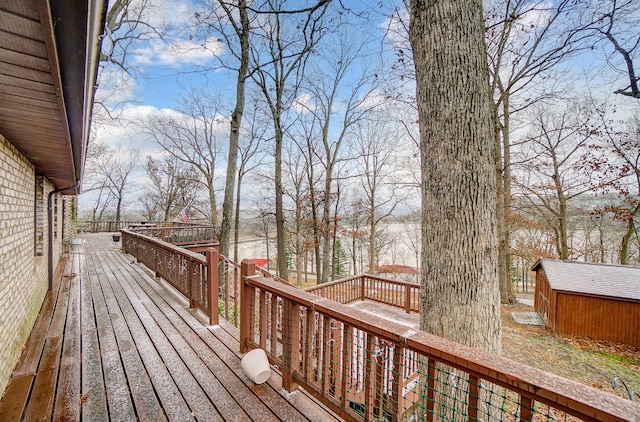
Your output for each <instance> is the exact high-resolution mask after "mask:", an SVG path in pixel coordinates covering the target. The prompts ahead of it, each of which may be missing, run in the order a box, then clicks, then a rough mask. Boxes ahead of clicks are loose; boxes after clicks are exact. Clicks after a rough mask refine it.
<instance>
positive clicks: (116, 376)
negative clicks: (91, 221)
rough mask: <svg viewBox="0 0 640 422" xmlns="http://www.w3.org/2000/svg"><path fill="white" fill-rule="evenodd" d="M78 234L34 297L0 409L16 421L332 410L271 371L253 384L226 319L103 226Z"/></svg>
mask: <svg viewBox="0 0 640 422" xmlns="http://www.w3.org/2000/svg"><path fill="white" fill-rule="evenodd" d="M81 238H82V242H81V244H79V245H75V246H74V248H73V250H72V253H71V257H70V259H69V260H68V261H67V265H66V267H65V268H64V271H60V272H59V273H58V275H57V279H59V281H60V284H59V289H58V290H57V291H55V290H54V291H53V292H52V294H50V295H48V297H47V299H46V300H45V303H44V304H43V308H42V311H43V313H42V315H40V316H39V318H38V321H37V323H36V326H35V327H34V330H33V332H32V337H31V338H30V340H29V342H28V347H27V349H26V350H25V351H24V352H23V359H22V360H21V362H20V364H19V365H18V367H17V369H19V370H20V372H18V371H16V372H15V373H14V378H13V380H12V382H11V383H10V384H9V385H10V386H11V385H13V390H9V389H8V390H7V394H6V395H5V399H7V400H11V402H10V403H9V402H8V401H5V399H3V401H2V402H0V412H4V413H0V414H3V415H5V416H9V415H11V416H10V420H23V421H31V420H51V419H53V420H87V421H101V420H118V421H119V420H141V421H158V420H212V421H218V420H234V421H251V420H257V421H278V420H290V421H304V420H312V421H321V420H336V419H335V418H334V417H333V416H332V415H331V414H330V413H329V412H327V411H326V410H325V409H324V408H322V407H321V406H319V405H318V404H317V403H315V402H314V401H313V400H312V399H310V398H309V396H308V395H306V394H305V393H303V392H297V393H295V394H291V395H288V396H287V397H285V396H284V393H283V392H282V391H281V379H280V378H279V375H278V374H277V373H274V374H273V375H272V377H271V379H270V380H269V382H267V383H265V384H262V385H254V384H253V383H252V382H251V381H250V380H249V379H248V378H247V377H246V375H245V374H244V373H243V372H242V370H241V368H240V358H241V357H242V355H241V354H240V353H239V345H238V340H237V337H238V336H237V330H236V329H235V327H232V326H231V325H230V324H228V323H227V322H226V321H224V320H222V322H221V325H219V326H209V325H207V324H206V318H205V317H204V315H203V314H202V313H201V312H199V311H196V310H193V309H189V308H188V302H187V301H186V300H185V299H184V298H182V297H180V296H177V295H176V294H175V292H174V291H172V289H171V288H170V287H168V286H167V285H164V284H163V283H162V282H159V281H158V280H156V279H154V277H153V274H151V273H150V272H149V271H148V270H147V269H146V268H145V267H144V266H143V265H142V264H139V263H136V262H135V260H134V259H132V258H131V257H130V256H128V255H126V254H125V253H124V252H122V251H121V250H120V249H119V248H118V247H117V244H114V243H113V242H112V241H111V237H110V235H108V234H88V235H83V236H82V237H81ZM13 396H15V397H14V398H13V399H12V397H13ZM27 397H28V400H27V402H26V404H25V405H24V406H21V405H19V404H20V403H19V402H20V401H21V400H22V402H23V403H24V401H25V398H27ZM22 407H24V409H22Z"/></svg>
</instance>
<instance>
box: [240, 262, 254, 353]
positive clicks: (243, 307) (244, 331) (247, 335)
mask: <svg viewBox="0 0 640 422" xmlns="http://www.w3.org/2000/svg"><path fill="white" fill-rule="evenodd" d="M255 273H256V264H255V263H254V262H253V261H252V260H250V259H243V260H242V262H241V263H240V286H241V288H240V353H246V352H248V351H249V346H248V341H249V340H250V339H251V305H252V303H251V297H252V294H251V291H252V289H251V286H249V285H248V284H247V277H249V276H252V275H255Z"/></svg>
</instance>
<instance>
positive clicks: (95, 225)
mask: <svg viewBox="0 0 640 422" xmlns="http://www.w3.org/2000/svg"><path fill="white" fill-rule="evenodd" d="M194 225H196V226H197V225H200V224H192V223H182V222H175V221H157V222H151V221H149V222H146V221H140V220H120V221H115V220H97V221H83V222H79V223H78V230H80V231H83V232H86V233H101V232H117V231H120V230H123V229H129V228H132V227H145V226H146V227H151V226H153V227H178V226H179V227H188V226H194Z"/></svg>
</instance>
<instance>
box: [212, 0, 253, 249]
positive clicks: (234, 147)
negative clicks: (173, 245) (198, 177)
mask: <svg viewBox="0 0 640 422" xmlns="http://www.w3.org/2000/svg"><path fill="white" fill-rule="evenodd" d="M220 3H221V4H222V2H220ZM237 8H238V17H239V20H240V22H239V24H236V25H235V29H236V34H237V35H238V38H239V41H240V66H239V67H238V79H237V80H236V105H235V107H234V109H233V112H232V113H231V127H230V131H229V154H228V157H227V176H226V182H225V187H224V200H223V203H222V226H221V227H220V254H222V255H224V256H228V255H229V237H230V232H231V220H232V218H233V217H232V216H233V191H234V184H235V177H236V170H237V161H238V141H239V138H240V126H241V125H242V114H243V113H244V103H245V81H246V78H247V71H248V69H249V17H248V15H247V2H246V0H239V1H238V6H237ZM225 11H227V13H228V14H229V9H227V8H225ZM232 16H233V15H231V14H229V17H230V18H231V17H232ZM238 203H239V201H238ZM212 205H214V204H212ZM212 210H213V209H212ZM215 215H216V214H214V216H215ZM215 218H217V216H216V217H215ZM214 224H215V223H214Z"/></svg>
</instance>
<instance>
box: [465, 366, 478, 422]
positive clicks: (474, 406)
mask: <svg viewBox="0 0 640 422" xmlns="http://www.w3.org/2000/svg"><path fill="white" fill-rule="evenodd" d="M479 387H480V379H479V378H478V377H476V376H475V375H469V393H468V400H467V415H468V416H469V419H468V420H469V422H472V421H477V420H478V392H479Z"/></svg>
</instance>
